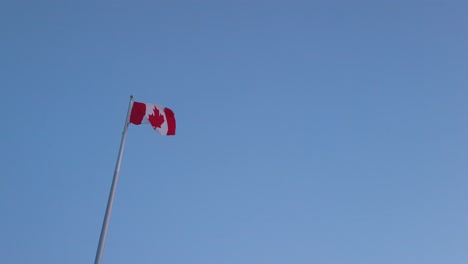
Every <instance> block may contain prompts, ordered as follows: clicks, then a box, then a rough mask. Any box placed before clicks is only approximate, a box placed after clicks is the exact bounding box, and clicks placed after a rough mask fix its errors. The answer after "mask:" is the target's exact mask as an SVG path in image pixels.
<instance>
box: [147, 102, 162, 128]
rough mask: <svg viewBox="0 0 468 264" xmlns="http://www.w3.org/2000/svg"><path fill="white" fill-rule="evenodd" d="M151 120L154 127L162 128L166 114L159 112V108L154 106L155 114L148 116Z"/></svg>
mask: <svg viewBox="0 0 468 264" xmlns="http://www.w3.org/2000/svg"><path fill="white" fill-rule="evenodd" d="M148 119H149V122H150V123H151V125H152V126H153V128H154V129H156V128H158V127H159V128H161V125H162V124H163V123H164V116H163V115H161V113H159V109H158V108H156V107H154V109H153V114H152V115H149V117H148Z"/></svg>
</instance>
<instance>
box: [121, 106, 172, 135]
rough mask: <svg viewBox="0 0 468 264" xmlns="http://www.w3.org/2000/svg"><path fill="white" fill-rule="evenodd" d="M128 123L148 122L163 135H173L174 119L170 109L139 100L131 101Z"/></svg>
mask: <svg viewBox="0 0 468 264" xmlns="http://www.w3.org/2000/svg"><path fill="white" fill-rule="evenodd" d="M130 123H132V124H135V125H140V124H150V125H151V126H152V127H153V128H154V130H156V131H157V132H158V133H159V134H161V135H164V136H172V135H175V131H176V121H175V116H174V112H172V110H171V109H169V108H167V107H164V106H159V105H154V104H145V103H140V102H133V106H132V113H131V114H130Z"/></svg>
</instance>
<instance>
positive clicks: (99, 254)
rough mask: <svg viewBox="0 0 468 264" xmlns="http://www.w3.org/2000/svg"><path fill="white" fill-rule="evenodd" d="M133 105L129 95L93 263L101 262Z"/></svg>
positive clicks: (99, 263) (98, 263)
mask: <svg viewBox="0 0 468 264" xmlns="http://www.w3.org/2000/svg"><path fill="white" fill-rule="evenodd" d="M132 105H133V95H131V96H130V103H129V105H128V112H127V118H126V119H125V126H124V130H123V132H122V141H121V142H120V150H119V155H118V157H117V163H116V164H115V170H114V178H113V180H112V185H111V189H110V192H109V199H108V201H107V208H106V214H105V216H104V221H103V222H102V228H101V236H100V237H99V245H98V248H97V252H96V258H95V259H94V264H101V261H102V254H103V251H104V244H105V243H106V236H107V228H108V226H109V220H110V215H111V212H112V204H113V203H114V194H115V186H116V185H117V180H118V179H119V171H120V162H121V161H122V154H123V150H124V146H125V139H126V137H127V130H128V124H129V122H130V113H131V109H132Z"/></svg>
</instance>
